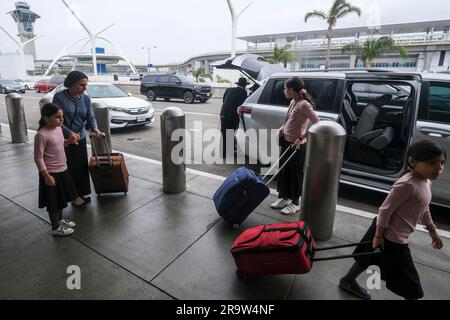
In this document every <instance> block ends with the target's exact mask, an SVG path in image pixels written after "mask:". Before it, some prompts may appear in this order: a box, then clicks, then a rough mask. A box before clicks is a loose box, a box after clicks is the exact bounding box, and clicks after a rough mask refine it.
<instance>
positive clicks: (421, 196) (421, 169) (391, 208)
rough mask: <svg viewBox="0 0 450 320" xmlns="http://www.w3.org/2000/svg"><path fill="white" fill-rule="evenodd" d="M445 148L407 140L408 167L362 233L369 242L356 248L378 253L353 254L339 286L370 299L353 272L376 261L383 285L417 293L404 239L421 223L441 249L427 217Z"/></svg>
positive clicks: (405, 293) (413, 296) (401, 293)
mask: <svg viewBox="0 0 450 320" xmlns="http://www.w3.org/2000/svg"><path fill="white" fill-rule="evenodd" d="M446 160H447V154H446V151H445V150H444V149H443V148H442V147H440V146H439V145H436V144H435V143H434V142H432V141H429V140H421V141H418V142H416V143H414V144H412V145H411V147H410V148H409V150H408V152H407V156H406V161H407V164H408V168H409V172H408V173H406V174H405V175H403V176H402V177H401V178H400V179H398V180H397V182H396V183H395V184H394V185H393V186H392V189H391V192H390V193H389V195H388V196H387V198H386V200H385V201H384V202H383V204H382V205H381V207H380V210H379V213H378V217H377V218H375V219H374V221H373V223H372V225H371V227H370V228H369V230H368V231H367V233H366V234H365V236H364V237H363V239H362V242H366V241H369V242H370V241H371V242H372V245H368V246H367V245H362V246H360V247H358V248H357V249H356V250H355V253H365V252H371V251H373V249H374V248H378V247H382V248H384V251H383V254H382V255H381V256H369V257H360V258H356V262H355V264H354V265H353V266H352V268H351V269H350V271H349V272H348V273H347V275H346V276H345V277H343V278H342V279H341V281H340V284H339V287H340V288H341V289H344V290H346V291H349V292H351V293H353V294H355V295H356V296H358V297H360V298H363V299H370V294H369V293H368V292H367V290H366V289H364V288H362V287H360V286H359V284H358V283H357V282H356V278H357V277H358V276H359V275H360V274H361V273H362V272H363V271H365V270H366V269H367V268H368V267H369V266H371V265H378V266H379V267H380V270H381V277H382V279H383V280H385V281H386V287H387V288H388V289H389V290H391V291H392V292H394V293H395V294H397V295H399V296H401V297H404V298H405V299H420V298H422V297H423V290H422V286H421V284H420V278H419V274H418V273H417V270H416V268H415V266H414V262H413V259H412V257H411V252H410V250H409V247H408V239H409V236H410V234H411V233H413V232H414V230H415V228H416V225H417V224H418V223H420V224H422V225H424V226H425V227H426V229H427V230H428V232H429V234H430V237H431V239H432V244H431V245H432V247H433V248H434V249H437V250H440V249H441V248H442V246H443V244H442V240H441V238H440V237H439V235H438V233H437V232H436V226H435V225H434V223H433V219H432V218H431V214H430V209H429V205H430V202H431V188H430V187H431V182H430V180H436V179H437V178H438V177H439V176H440V175H441V174H442V171H443V169H444V164H445V161H446Z"/></svg>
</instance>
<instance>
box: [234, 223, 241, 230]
mask: <svg viewBox="0 0 450 320" xmlns="http://www.w3.org/2000/svg"><path fill="white" fill-rule="evenodd" d="M240 226H241V225H239V224H237V223H236V224H233V229H234V230H237V229H239V228H240Z"/></svg>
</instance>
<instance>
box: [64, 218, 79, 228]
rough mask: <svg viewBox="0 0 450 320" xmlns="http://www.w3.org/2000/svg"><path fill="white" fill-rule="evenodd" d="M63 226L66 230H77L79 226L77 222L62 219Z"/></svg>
mask: <svg viewBox="0 0 450 320" xmlns="http://www.w3.org/2000/svg"><path fill="white" fill-rule="evenodd" d="M61 225H62V226H63V228H65V229H69V228H72V229H73V228H75V227H76V226H77V224H76V223H75V222H73V221H70V220H67V219H62V220H61Z"/></svg>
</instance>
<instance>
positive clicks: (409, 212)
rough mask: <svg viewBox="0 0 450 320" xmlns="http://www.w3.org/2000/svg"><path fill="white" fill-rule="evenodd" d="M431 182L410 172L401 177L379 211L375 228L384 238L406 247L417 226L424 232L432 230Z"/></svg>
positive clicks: (434, 227) (434, 228) (433, 227)
mask: <svg viewBox="0 0 450 320" xmlns="http://www.w3.org/2000/svg"><path fill="white" fill-rule="evenodd" d="M430 202H431V182H430V180H421V179H419V178H417V177H415V176H414V175H413V174H412V173H411V172H410V173H407V174H405V175H404V176H403V177H401V178H400V179H399V180H398V181H397V182H396V183H395V184H394V185H393V186H392V189H391V192H390V193H389V195H388V196H387V198H386V200H385V201H384V202H383V204H382V205H381V207H380V209H379V213H378V221H377V225H378V226H380V227H382V228H384V229H385V230H384V237H385V238H386V239H388V240H390V241H392V242H395V243H399V244H407V243H408V239H409V235H410V234H411V233H412V232H414V230H415V228H416V225H417V224H418V223H420V224H422V225H424V226H425V227H426V228H427V230H428V231H431V230H436V226H435V225H434V223H433V219H432V218H431V214H430V208H429V206H430Z"/></svg>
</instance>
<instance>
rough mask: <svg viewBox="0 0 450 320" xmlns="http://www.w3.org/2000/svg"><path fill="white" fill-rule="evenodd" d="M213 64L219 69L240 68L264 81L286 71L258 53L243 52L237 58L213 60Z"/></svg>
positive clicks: (243, 71) (253, 77)
mask: <svg viewBox="0 0 450 320" xmlns="http://www.w3.org/2000/svg"><path fill="white" fill-rule="evenodd" d="M211 66H214V67H216V68H217V69H228V70H239V71H241V72H242V73H244V74H246V75H248V76H250V77H251V78H252V79H253V80H256V81H262V80H264V79H266V78H267V77H269V76H270V75H271V74H273V73H276V72H285V71H286V69H285V68H283V67H282V66H280V65H277V64H270V63H268V62H267V61H266V59H265V58H264V57H262V56H258V55H256V54H243V55H241V56H238V57H235V58H228V59H225V60H221V61H217V62H213V63H211Z"/></svg>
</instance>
